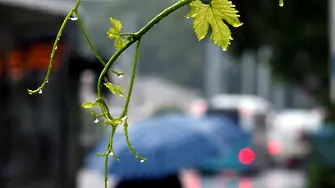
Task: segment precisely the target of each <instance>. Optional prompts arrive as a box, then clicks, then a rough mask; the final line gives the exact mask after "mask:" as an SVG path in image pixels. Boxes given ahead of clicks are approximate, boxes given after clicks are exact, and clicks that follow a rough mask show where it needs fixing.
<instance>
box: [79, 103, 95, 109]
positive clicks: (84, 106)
mask: <svg viewBox="0 0 335 188" xmlns="http://www.w3.org/2000/svg"><path fill="white" fill-rule="evenodd" d="M81 106H82V107H83V108H93V106H94V103H93V102H85V103H83V104H82V105H81Z"/></svg>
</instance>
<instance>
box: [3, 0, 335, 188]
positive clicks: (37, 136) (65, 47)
mask: <svg viewBox="0 0 335 188" xmlns="http://www.w3.org/2000/svg"><path fill="white" fill-rule="evenodd" d="M176 1H177V0H164V1H156V0H137V1H133V0H122V1H121V0H82V3H81V6H80V8H79V13H80V14H81V17H82V19H83V23H84V26H85V27H86V29H87V32H88V34H89V35H90V37H91V40H92V42H93V44H94V46H95V47H96V49H97V50H98V51H99V53H100V55H101V56H102V57H103V59H105V60H108V58H109V57H110V56H111V55H112V54H113V53H114V52H115V51H114V44H113V41H110V40H109V39H108V38H107V36H106V32H107V30H108V29H109V28H110V27H111V24H110V22H109V17H111V16H112V17H114V18H116V19H119V20H121V21H122V23H123V25H124V31H125V32H136V31H137V30H139V29H140V28H141V27H143V26H144V25H145V24H146V23H147V22H148V21H150V20H151V19H152V18H153V17H154V16H155V15H157V14H158V13H160V12H161V11H162V10H163V9H164V8H166V7H168V6H170V5H172V4H173V3H175V2H176ZM232 2H233V3H234V4H235V5H236V7H237V9H238V10H239V12H240V15H241V18H240V19H241V21H242V22H243V23H244V25H243V26H242V27H239V28H231V29H232V33H233V34H232V35H233V36H232V37H233V38H234V40H233V41H232V45H231V46H230V47H229V50H228V51H227V52H223V51H222V50H220V48H218V47H217V46H215V45H213V43H212V42H211V41H210V40H208V39H206V40H203V41H200V42H198V41H197V39H196V37H195V35H194V33H193V31H192V21H191V20H190V19H186V18H185V16H186V15H187V13H188V11H189V8H188V7H184V8H181V9H180V10H178V11H176V12H174V13H173V14H171V15H170V16H169V17H167V18H166V19H164V20H163V21H161V22H160V23H159V24H158V25H156V26H155V27H154V28H153V29H152V30H150V31H149V32H148V34H147V35H145V36H144V38H143V40H142V43H141V45H142V46H141V49H140V57H139V66H138V71H137V78H136V81H135V86H134V91H133V95H132V100H131V104H130V109H129V112H128V117H129V121H130V122H129V123H130V127H131V126H133V125H135V124H137V123H138V122H142V121H146V120H147V119H150V118H152V117H153V116H157V115H159V114H166V113H171V112H173V113H179V114H185V115H191V116H192V117H193V118H197V117H202V116H205V115H213V114H214V115H217V116H222V117H225V118H229V119H230V120H231V121H232V122H233V123H234V125H235V126H239V127H240V128H241V130H243V131H244V132H246V133H248V134H250V135H251V140H250V141H247V142H248V143H247V144H246V145H247V146H248V147H247V148H244V149H241V148H239V149H236V150H234V149H231V150H230V152H231V153H230V154H227V155H226V156H225V157H224V159H225V160H222V159H218V158H217V159H215V160H214V159H213V160H212V161H208V162H206V163H204V164H203V165H200V166H197V167H195V166H194V167H193V168H187V169H185V170H183V171H181V172H180V179H181V181H182V182H183V185H184V187H192V188H196V187H203V188H212V187H213V188H214V187H215V188H217V187H222V188H223V187H224V188H235V187H236V188H251V187H255V188H263V187H264V188H307V187H308V188H309V187H310V188H328V187H329V188H330V187H335V181H334V177H335V155H334V152H333V151H334V147H335V142H334V141H335V130H334V128H333V127H334V124H335V107H334V104H335V103H334V102H335V100H334V99H335V61H334V53H335V35H334V31H335V2H334V0H329V1H319V0H310V1H302V0H295V1H288V0H287V1H285V5H284V7H282V8H280V7H279V5H278V0H272V1H269V0H256V1H252V2H251V1H236V0H233V1H232ZM74 4H75V1H74V0H0V23H1V24H0V77H1V79H0V88H1V89H0V107H1V108H0V124H1V127H2V129H1V139H0V148H1V152H0V156H1V157H0V187H3V188H28V187H29V188H30V187H34V188H38V187H50V188H73V187H78V188H86V187H103V176H102V174H101V173H99V172H96V171H94V170H92V169H89V168H87V167H86V165H85V158H86V156H87V155H88V154H89V153H90V152H91V150H92V148H94V147H95V146H96V145H97V144H98V143H99V142H100V141H101V140H102V138H103V137H104V136H105V135H106V134H107V133H108V132H109V131H110V130H109V129H108V127H104V126H103V124H102V123H100V122H99V123H97V124H95V123H94V122H93V118H92V117H91V112H90V111H87V110H85V109H82V108H81V106H80V104H81V103H82V102H85V101H92V100H95V98H96V92H95V88H96V84H97V77H98V76H99V74H100V71H101V70H102V68H103V67H102V66H101V64H100V63H99V61H97V59H96V58H95V56H94V54H93V53H92V52H91V51H90V48H89V46H88V45H87V44H86V41H85V39H84V37H83V35H82V34H81V32H80V29H79V27H78V23H77V22H76V21H69V22H68V24H67V26H66V29H65V31H64V33H63V35H62V37H61V41H60V44H59V46H58V48H57V55H56V57H55V60H54V67H53V70H52V75H51V77H50V80H49V83H48V84H47V87H45V89H44V90H43V92H42V93H41V94H39V95H38V96H35V95H29V94H28V93H27V91H26V89H28V88H29V89H34V88H36V87H38V86H39V84H40V83H41V81H42V80H43V79H44V76H45V74H46V70H47V66H48V61H49V57H50V52H51V50H52V45H53V40H54V39H55V36H56V34H57V32H58V29H59V27H60V25H61V23H62V21H63V19H64V16H65V15H66V14H67V13H68V11H70V10H71V8H72V7H73V6H74ZM133 51H134V48H132V47H131V48H129V49H128V50H126V52H125V53H123V54H122V55H121V56H120V58H119V59H118V60H117V62H116V63H115V66H114V67H113V68H114V69H116V70H118V71H123V72H125V76H124V77H123V78H119V77H117V76H114V75H110V79H111V81H112V83H114V84H117V85H121V86H123V87H124V88H127V86H128V84H129V79H130V74H131V68H132V61H133V59H132V58H133ZM104 95H105V97H106V100H107V102H108V105H109V106H110V110H111V113H112V114H114V115H118V114H120V112H121V111H122V109H123V105H124V99H122V98H119V97H118V96H114V95H112V94H110V93H109V92H107V91H105V92H104ZM227 126H228V124H227ZM121 130H122V129H121ZM232 134H234V133H232ZM130 139H131V138H130ZM227 147H228V146H227ZM242 148H243V147H242ZM240 149H241V150H240ZM245 149H249V150H251V151H249V150H248V151H249V152H247V158H248V159H250V156H251V158H252V160H247V161H245V160H244V158H245V157H243V156H242V154H243V153H245V152H242V151H245ZM97 158H98V157H97ZM111 160H112V159H111ZM222 161H224V162H222ZM144 164H145V163H144ZM114 179H115V181H114ZM117 179H118V178H117V177H115V178H110V185H109V186H110V187H113V186H114V184H116V183H117V181H118V180H117ZM135 187H139V186H135Z"/></svg>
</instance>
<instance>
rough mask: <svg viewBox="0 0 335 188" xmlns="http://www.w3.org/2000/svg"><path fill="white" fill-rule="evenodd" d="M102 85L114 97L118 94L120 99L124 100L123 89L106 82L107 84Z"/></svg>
mask: <svg viewBox="0 0 335 188" xmlns="http://www.w3.org/2000/svg"><path fill="white" fill-rule="evenodd" d="M104 85H105V86H106V87H107V88H108V89H109V90H110V91H111V92H112V93H113V94H114V95H115V94H118V95H120V96H121V97H123V98H124V94H123V91H125V89H123V88H122V87H121V86H117V85H113V84H112V83H110V82H108V83H104Z"/></svg>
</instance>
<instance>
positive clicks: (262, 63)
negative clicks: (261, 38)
mask: <svg viewBox="0 0 335 188" xmlns="http://www.w3.org/2000/svg"><path fill="white" fill-rule="evenodd" d="M257 55H258V65H257V95H258V96H260V97H262V98H264V99H267V100H269V92H270V87H271V70H270V66H269V61H270V58H271V55H272V52H271V49H270V48H269V47H262V48H261V49H260V50H259V51H258V54H257Z"/></svg>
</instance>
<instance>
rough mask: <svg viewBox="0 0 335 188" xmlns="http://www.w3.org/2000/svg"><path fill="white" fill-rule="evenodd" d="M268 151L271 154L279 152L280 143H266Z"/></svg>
mask: <svg viewBox="0 0 335 188" xmlns="http://www.w3.org/2000/svg"><path fill="white" fill-rule="evenodd" d="M268 151H269V153H270V154H271V155H277V154H279V153H280V152H281V145H280V143H278V142H276V141H272V142H270V143H269V145H268Z"/></svg>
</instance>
